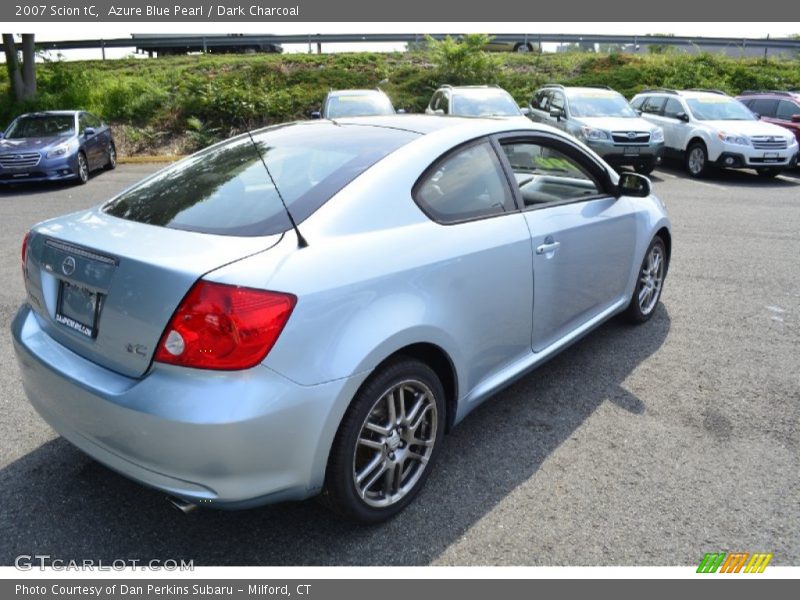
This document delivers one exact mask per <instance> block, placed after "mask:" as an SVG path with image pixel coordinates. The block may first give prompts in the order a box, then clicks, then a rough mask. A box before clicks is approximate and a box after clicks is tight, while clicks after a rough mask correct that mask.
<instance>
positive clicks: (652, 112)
mask: <svg viewBox="0 0 800 600" xmlns="http://www.w3.org/2000/svg"><path fill="white" fill-rule="evenodd" d="M631 106H633V108H634V109H636V110H638V111H639V112H640V113H641V115H642V118H644V119H646V120H647V121H649V122H650V123H653V124H654V125H658V126H659V127H661V128H662V129H663V130H664V143H665V153H666V154H667V155H670V154H672V155H679V156H681V157H682V158H683V159H684V160H685V163H686V170H687V171H688V172H689V174H690V175H691V176H693V177H701V176H703V175H704V174H706V173H707V171H708V169H709V168H710V167H712V166H717V167H727V168H733V169H744V168H747V169H755V170H756V171H757V172H758V174H759V175H761V176H763V177H775V176H776V175H778V174H779V173H780V172H781V171H782V170H784V169H787V168H791V167H793V166H794V165H795V164H796V163H797V153H798V146H797V140H796V139H795V137H794V136H793V135H792V134H791V132H790V131H787V130H786V129H783V128H782V127H778V126H777V125H772V124H770V123H766V122H763V121H760V120H759V119H758V117H756V116H755V115H754V114H753V113H752V112H751V111H750V109H748V108H747V107H746V106H745V105H744V104H742V103H741V102H739V101H738V100H735V99H734V98H731V97H730V96H728V95H727V94H725V93H723V92H720V91H717V90H685V91H676V90H670V89H656V90H645V91H644V92H642V93H640V94H637V95H636V96H634V98H633V100H631Z"/></svg>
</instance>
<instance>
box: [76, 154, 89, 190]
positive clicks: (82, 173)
mask: <svg viewBox="0 0 800 600" xmlns="http://www.w3.org/2000/svg"><path fill="white" fill-rule="evenodd" d="M75 174H76V175H77V176H78V178H77V180H76V182H77V183H78V185H83V184H84V183H86V182H87V181H89V161H87V160H86V155H85V154H84V153H83V152H78V170H77V171H76V172H75Z"/></svg>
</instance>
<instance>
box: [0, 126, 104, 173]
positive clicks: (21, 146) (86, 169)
mask: <svg viewBox="0 0 800 600" xmlns="http://www.w3.org/2000/svg"><path fill="white" fill-rule="evenodd" d="M116 166H117V149H116V147H115V146H114V137H113V136H112V134H111V129H109V127H108V125H106V124H105V123H103V122H102V121H101V120H100V119H99V118H97V117H96V116H94V115H93V114H91V113H88V112H86V111H80V110H54V111H47V112H36V113H28V114H24V115H21V116H19V117H17V118H16V119H14V120H13V121H12V122H11V125H9V126H8V129H6V130H5V132H2V133H0V183H15V182H21V181H60V180H62V179H73V180H75V181H76V183H86V182H87V181H88V180H89V173H90V172H91V171H94V170H95V169H100V168H106V169H113V168H114V167H116Z"/></svg>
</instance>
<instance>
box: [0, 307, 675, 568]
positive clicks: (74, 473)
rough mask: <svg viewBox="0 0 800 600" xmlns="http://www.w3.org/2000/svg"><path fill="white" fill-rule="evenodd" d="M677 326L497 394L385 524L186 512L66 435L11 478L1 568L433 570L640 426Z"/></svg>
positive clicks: (320, 513) (10, 471) (584, 348)
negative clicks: (581, 440) (575, 444)
mask: <svg viewBox="0 0 800 600" xmlns="http://www.w3.org/2000/svg"><path fill="white" fill-rule="evenodd" d="M670 323H671V322H670V317H669V313H668V311H667V309H666V307H665V306H664V305H663V304H661V305H659V307H658V308H657V312H656V314H654V316H653V318H652V319H651V320H650V321H649V322H648V323H646V324H644V325H642V326H639V327H634V326H630V325H627V324H624V323H622V322H620V321H618V320H612V321H611V322H609V323H606V324H605V325H603V326H602V327H600V328H599V329H597V330H596V331H594V332H593V333H591V334H589V335H588V336H587V337H586V338H584V339H583V340H581V341H580V342H578V343H577V344H575V345H574V346H572V347H570V348H568V349H567V350H565V351H564V352H562V353H561V354H559V355H558V356H557V357H555V358H554V359H553V360H551V361H550V362H548V363H547V364H545V365H543V366H542V367H540V368H539V369H537V370H536V371H534V372H533V373H531V374H529V375H527V376H526V377H524V378H523V379H521V380H519V381H518V382H517V383H515V384H514V385H512V386H511V387H509V388H507V389H505V390H504V391H502V392H500V393H499V394H497V395H496V396H495V397H494V398H492V399H490V400H489V401H488V402H487V403H485V404H484V405H483V406H482V407H480V408H479V409H477V410H476V411H475V412H473V413H472V414H471V415H470V416H469V417H467V418H466V419H465V421H464V422H462V423H461V424H459V425H458V426H457V427H456V428H455V429H454V430H453V432H452V433H451V434H450V435H448V436H446V437H445V440H444V446H443V447H442V452H441V454H440V455H439V460H438V462H437V464H436V465H435V468H434V470H433V472H432V474H431V476H430V478H429V480H428V482H427V485H426V487H425V488H424V489H423V490H422V493H421V494H420V495H419V497H418V498H417V499H416V500H415V502H413V503H412V504H411V506H409V507H408V509H406V510H405V511H404V512H403V513H401V514H400V515H399V516H398V517H396V518H394V519H393V520H391V521H389V522H388V523H384V524H382V525H378V526H373V527H365V526H357V525H352V524H349V523H347V522H343V521H342V520H341V519H339V518H337V517H336V516H334V515H333V514H332V513H330V512H328V511H327V510H326V509H325V508H323V507H322V506H321V505H320V504H318V503H317V502H314V501H306V502H298V503H287V504H282V505H276V506H267V507H262V508H256V509H251V510H246V511H239V512H226V511H216V510H208V509H204V510H197V511H194V512H192V513H189V514H182V513H180V512H179V511H177V510H176V509H174V508H172V507H171V506H170V505H169V503H168V502H167V501H166V498H165V495H164V494H163V493H161V492H158V491H155V490H152V489H149V488H145V487H142V486H140V485H138V484H136V483H133V482H131V481H129V480H127V479H125V478H124V477H122V476H120V475H118V474H116V473H115V472H112V471H110V470H109V469H107V468H105V467H103V466H102V465H100V464H98V463H96V462H94V461H93V460H91V459H89V458H88V457H86V456H85V455H84V454H82V453H81V452H80V451H78V450H77V449H75V448H74V447H72V446H71V445H70V444H69V443H67V442H66V441H64V440H63V439H61V438H56V439H54V440H52V441H50V442H48V443H46V444H44V445H43V446H41V447H39V448H38V449H36V450H35V451H33V452H31V453H29V454H28V455H26V456H24V457H23V458H21V459H19V460H17V461H16V462H14V463H11V464H10V465H9V466H8V467H6V468H5V469H3V470H2V471H0V490H2V498H3V500H2V504H1V505H0V564H3V565H11V564H14V560H15V557H17V556H18V555H35V554H47V555H50V557H52V558H53V559H61V560H64V561H68V560H82V559H94V560H102V561H103V563H104V564H110V563H111V562H112V561H114V560H117V559H137V560H140V561H149V560H152V559H156V560H161V561H164V560H167V559H173V560H181V559H183V560H186V561H189V560H192V561H194V565H195V566H200V565H309V564H314V565H427V564H430V563H431V562H432V561H434V560H435V559H436V558H437V557H438V556H439V555H441V554H442V553H443V552H444V551H445V550H446V549H447V548H448V547H449V546H450V545H452V544H453V543H455V542H457V541H458V540H459V539H460V538H461V537H462V536H463V535H464V534H465V533H467V531H468V530H469V529H470V528H471V527H472V526H473V525H475V524H476V523H477V522H478V521H479V520H481V519H482V518H483V517H484V516H485V515H487V513H489V512H490V511H492V510H493V509H494V508H495V507H496V506H497V505H498V504H499V503H500V502H502V501H503V500H504V499H505V498H506V497H507V496H508V495H509V494H511V493H512V492H513V491H514V490H515V489H517V488H518V487H519V486H520V485H521V484H523V483H526V486H527V490H528V491H529V492H530V491H531V490H534V491H535V490H536V489H537V484H536V476H537V472H538V471H539V469H540V467H541V466H542V464H543V462H544V461H545V460H546V459H547V458H548V456H550V455H551V453H552V452H553V451H554V450H555V449H556V448H558V446H559V445H561V444H562V443H564V442H565V441H567V440H568V439H569V438H570V437H572V436H573V435H574V434H575V432H576V430H577V429H578V428H579V427H581V425H582V424H583V423H585V422H586V421H587V420H588V419H591V417H592V415H593V413H594V412H595V411H596V410H597V409H598V408H599V407H600V406H601V405H602V404H603V403H604V402H612V403H614V404H615V405H617V406H618V407H621V408H622V409H624V412H622V411H620V417H619V418H620V419H626V418H631V419H637V418H640V416H641V415H642V414H643V413H644V412H645V411H646V410H647V407H646V406H645V405H644V404H643V403H642V402H641V401H640V400H639V399H638V398H637V397H635V396H633V395H631V394H630V393H629V392H627V391H626V390H625V388H624V386H623V382H624V381H625V379H626V378H627V377H628V375H629V374H630V373H631V372H632V371H633V370H634V369H636V368H637V366H638V365H640V364H641V363H642V362H643V361H645V360H646V359H648V357H650V356H651V355H653V354H654V353H655V352H656V351H657V350H658V349H659V348H660V347H661V346H662V344H663V343H664V341H665V339H666V337H667V334H668V332H669V330H670ZM619 451H620V452H621V451H622V450H619ZM541 487H542V488H543V487H544V486H541ZM517 518H520V519H526V520H531V519H535V518H536V515H525V514H522V515H518V516H517ZM543 552H544V551H543ZM479 558H480V557H476V560H475V561H474V562H480V560H479Z"/></svg>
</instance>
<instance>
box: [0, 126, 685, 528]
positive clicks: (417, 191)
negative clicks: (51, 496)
mask: <svg viewBox="0 0 800 600" xmlns="http://www.w3.org/2000/svg"><path fill="white" fill-rule="evenodd" d="M670 248H671V234H670V223H669V220H668V218H667V216H666V213H665V209H664V207H663V205H662V203H661V202H660V201H659V200H658V199H657V198H655V197H654V196H652V195H651V194H650V183H649V181H648V180H647V179H646V178H645V177H642V176H640V175H637V174H635V173H625V174H623V175H621V176H619V175H617V173H615V172H614V170H613V169H611V168H610V167H609V166H608V165H607V164H606V163H605V162H603V161H602V160H601V159H600V158H598V156H597V155H595V154H594V153H592V152H591V151H589V150H587V149H586V148H585V147H584V146H582V145H580V144H578V143H576V142H575V141H573V140H572V139H571V138H569V137H568V136H566V135H564V134H562V133H560V132H558V131H556V130H554V129H552V128H550V127H544V126H537V125H534V124H532V123H531V122H530V121H529V120H528V119H525V118H519V119H461V118H452V119H442V118H437V117H426V116H411V115H406V116H390V117H369V118H357V119H344V120H340V121H338V122H336V123H334V122H330V121H309V122H305V123H295V124H288V125H280V126H275V127H270V128H266V129H262V130H259V131H257V132H254V133H253V134H252V138H251V137H250V136H248V135H244V136H239V137H236V138H233V139H231V140H229V141H226V142H222V143H220V144H217V145H215V146H212V147H210V148H208V149H206V150H204V151H202V152H199V153H197V154H195V155H193V156H191V157H189V158H187V159H185V160H182V161H181V162H179V163H176V164H175V165H173V166H170V167H168V168H166V169H165V170H163V171H161V172H159V173H157V174H155V175H153V176H151V177H150V178H148V179H146V180H144V181H142V182H141V183H139V184H137V185H135V186H133V187H131V188H129V189H128V190H126V191H124V192H122V193H121V194H119V195H118V196H116V197H115V198H113V199H111V200H110V201H109V202H107V203H105V204H103V205H102V206H98V207H96V208H93V209H91V210H86V211H83V212H80V213H76V214H71V215H67V216H64V217H60V218H55V219H52V220H49V221H45V222H43V223H40V224H39V225H36V226H35V227H34V228H33V230H32V231H31V232H30V233H29V234H28V236H26V238H25V240H24V242H23V247H22V267H23V272H24V278H25V286H26V289H27V301H26V302H25V304H24V305H23V306H22V307H21V308H20V310H19V312H18V314H17V315H16V317H15V318H14V320H13V323H12V333H13V340H14V347H15V350H16V353H17V357H18V361H19V366H20V371H21V376H22V381H23V384H24V387H25V390H26V393H27V395H28V397H29V398H30V401H31V402H32V404H33V406H34V407H35V408H36V410H37V411H38V412H39V413H40V414H41V415H42V416H43V417H44V419H45V420H47V421H48V422H49V423H50V424H51V425H52V426H53V428H54V429H55V430H56V431H58V432H59V433H60V434H61V435H63V436H64V437H65V438H66V439H68V440H69V441H71V442H72V443H73V444H75V445H76V446H78V447H79V448H81V449H82V450H84V451H85V452H86V453H87V454H89V455H91V456H93V457H95V458H96V459H97V460H98V461H100V462H102V463H105V464H106V465H108V466H110V467H111V468H113V469H115V470H117V471H119V472H121V473H123V474H125V475H127V476H129V477H131V478H133V479H136V480H138V481H140V482H143V483H145V484H147V485H150V486H153V487H155V488H158V489H161V490H165V491H167V492H168V493H169V494H171V495H173V496H176V497H178V498H180V499H182V500H183V501H184V502H189V503H193V504H202V505H203V506H212V507H213V506H218V507H228V508H235V507H247V506H253V505H257V504H262V503H267V502H276V501H280V500H289V499H302V498H307V497H310V496H313V495H316V494H319V493H320V492H324V494H325V497H326V498H327V499H328V500H329V501H330V503H331V504H332V505H333V506H334V507H335V508H336V509H337V510H338V511H340V512H341V513H342V514H344V515H346V516H347V517H350V518H352V519H355V520H359V521H363V522H376V521H380V520H383V519H386V518H388V517H391V516H392V515H394V514H396V513H397V512H399V511H400V510H401V509H403V508H404V507H405V506H406V505H407V504H408V503H409V502H410V501H411V500H412V499H413V498H414V496H415V494H416V493H417V492H418V491H419V489H420V487H421V486H422V485H423V483H424V481H425V479H426V477H427V476H428V475H429V474H430V471H431V468H432V465H433V463H434V461H435V459H436V455H437V453H438V452H439V450H440V448H441V446H442V436H443V434H444V433H445V432H446V431H448V430H449V429H450V428H451V427H453V426H454V425H456V424H457V423H458V422H459V421H461V420H462V419H464V417H465V416H466V415H467V414H469V413H470V412H471V411H472V410H473V409H475V408H476V407H477V406H478V405H479V404H480V403H481V402H483V401H484V400H486V399H487V398H488V397H489V396H491V395H492V394H493V393H494V392H496V391H497V390H499V389H500V388H502V387H503V386H505V385H508V384H509V383H510V382H512V381H514V380H515V379H516V378H518V377H520V376H522V375H523V374H525V373H527V372H528V371H530V370H531V369H533V368H534V367H536V366H537V365H539V364H541V363H542V362H544V361H546V360H547V359H549V358H550V357H552V356H553V355H554V354H556V353H557V352H559V351H560V350H562V349H563V348H565V347H566V346H567V345H569V344H570V343H572V342H574V341H575V340H576V339H578V338H579V337H581V336H582V335H584V334H586V333H588V332H589V331H590V330H591V329H593V328H594V327H596V326H597V325H599V324H600V323H602V322H603V321H605V320H607V319H609V318H610V317H612V316H613V315H616V314H618V313H625V315H627V317H628V318H630V319H631V320H633V321H635V322H644V321H647V320H648V319H649V318H650V317H651V316H652V315H653V312H654V311H655V310H656V306H657V303H658V301H659V297H660V294H661V290H662V286H663V283H664V278H665V275H666V273H667V265H668V261H669V256H670ZM642 335H647V332H646V331H643V332H642Z"/></svg>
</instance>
